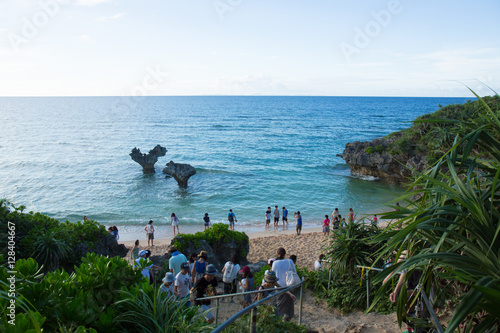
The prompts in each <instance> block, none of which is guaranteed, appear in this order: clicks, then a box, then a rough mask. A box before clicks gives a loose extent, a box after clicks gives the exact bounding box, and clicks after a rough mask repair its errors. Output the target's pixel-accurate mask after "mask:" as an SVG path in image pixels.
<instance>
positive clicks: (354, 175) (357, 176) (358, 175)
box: [351, 173, 380, 182]
mask: <svg viewBox="0 0 500 333" xmlns="http://www.w3.org/2000/svg"><path fill="white" fill-rule="evenodd" d="M351 177H353V178H357V179H361V180H367V181H370V182H374V181H379V180H380V178H378V177H374V176H367V175H360V174H357V173H351Z"/></svg>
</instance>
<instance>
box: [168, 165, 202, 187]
mask: <svg viewBox="0 0 500 333" xmlns="http://www.w3.org/2000/svg"><path fill="white" fill-rule="evenodd" d="M163 173H165V174H167V175H168V176H172V177H174V179H175V180H176V181H177V184H179V186H180V187H187V184H188V180H189V178H190V177H191V176H193V175H195V174H196V169H195V168H194V167H192V166H191V165H189V164H181V163H175V162H173V161H170V162H168V163H167V166H166V168H164V169H163Z"/></svg>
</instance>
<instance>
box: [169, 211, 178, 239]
mask: <svg viewBox="0 0 500 333" xmlns="http://www.w3.org/2000/svg"><path fill="white" fill-rule="evenodd" d="M170 224H171V225H172V226H173V228H174V237H175V227H177V233H178V234H179V219H178V218H177V216H175V213H172V215H171V216H170Z"/></svg>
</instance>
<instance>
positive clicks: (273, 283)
mask: <svg viewBox="0 0 500 333" xmlns="http://www.w3.org/2000/svg"><path fill="white" fill-rule="evenodd" d="M278 280H279V279H278V277H277V276H276V273H275V272H274V271H273V270H271V269H268V270H267V271H266V272H265V273H264V283H263V284H262V285H261V286H260V288H259V290H264V289H274V288H280V287H281V285H280V284H279V283H278ZM271 293H272V291H268V292H267V291H266V292H263V293H259V296H258V298H257V300H258V301H260V300H261V299H263V298H266V297H267V296H269V295H270V294H271ZM286 294H288V295H289V296H290V297H291V298H292V299H293V300H294V301H295V300H296V298H295V296H294V295H293V294H292V293H290V292H289V291H287V292H286Z"/></svg>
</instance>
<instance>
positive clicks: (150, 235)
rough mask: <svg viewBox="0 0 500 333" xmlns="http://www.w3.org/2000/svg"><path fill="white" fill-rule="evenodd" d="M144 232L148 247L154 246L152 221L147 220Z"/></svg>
mask: <svg viewBox="0 0 500 333" xmlns="http://www.w3.org/2000/svg"><path fill="white" fill-rule="evenodd" d="M144 230H146V239H147V240H148V246H150V243H151V246H154V245H153V241H154V239H155V227H153V220H149V223H148V225H147V226H146V227H145V228H144Z"/></svg>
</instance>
